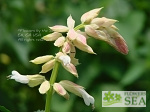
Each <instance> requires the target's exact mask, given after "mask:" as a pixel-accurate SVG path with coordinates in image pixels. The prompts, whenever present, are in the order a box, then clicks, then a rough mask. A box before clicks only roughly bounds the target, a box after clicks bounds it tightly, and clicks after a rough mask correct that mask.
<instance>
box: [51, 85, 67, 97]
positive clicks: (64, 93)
mask: <svg viewBox="0 0 150 112" xmlns="http://www.w3.org/2000/svg"><path fill="white" fill-rule="evenodd" d="M53 88H54V90H55V91H56V92H57V93H58V94H59V95H61V96H63V97H64V98H66V99H67V100H68V99H69V94H68V93H67V91H66V90H65V89H64V88H63V86H62V85H61V84H59V83H54V85H53Z"/></svg>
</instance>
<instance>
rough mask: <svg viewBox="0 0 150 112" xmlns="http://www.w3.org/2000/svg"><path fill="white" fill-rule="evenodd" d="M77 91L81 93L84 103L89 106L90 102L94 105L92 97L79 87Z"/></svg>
mask: <svg viewBox="0 0 150 112" xmlns="http://www.w3.org/2000/svg"><path fill="white" fill-rule="evenodd" d="M78 91H79V92H80V94H81V95H82V97H83V99H84V103H85V104H86V105H87V106H89V105H90V104H92V105H94V102H95V100H94V98H93V97H92V96H91V95H89V94H88V93H87V92H86V91H85V90H84V89H81V88H79V89H78Z"/></svg>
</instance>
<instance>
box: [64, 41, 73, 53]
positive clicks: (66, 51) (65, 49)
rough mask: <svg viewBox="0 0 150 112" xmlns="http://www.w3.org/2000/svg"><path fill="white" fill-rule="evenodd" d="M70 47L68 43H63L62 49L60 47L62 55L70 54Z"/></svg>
mask: <svg viewBox="0 0 150 112" xmlns="http://www.w3.org/2000/svg"><path fill="white" fill-rule="evenodd" d="M70 50H71V46H70V43H69V42H65V43H64V45H63V47H62V52H63V53H70Z"/></svg>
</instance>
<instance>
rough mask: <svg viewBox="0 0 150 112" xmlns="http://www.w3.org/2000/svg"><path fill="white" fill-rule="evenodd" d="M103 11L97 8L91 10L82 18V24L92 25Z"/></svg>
mask: <svg viewBox="0 0 150 112" xmlns="http://www.w3.org/2000/svg"><path fill="white" fill-rule="evenodd" d="M101 9H102V8H97V9H93V10H90V11H88V12H86V13H84V14H83V15H82V16H81V22H82V23H90V22H91V20H92V19H93V18H95V17H97V16H98V14H99V12H100V10H101Z"/></svg>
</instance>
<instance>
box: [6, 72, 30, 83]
mask: <svg viewBox="0 0 150 112" xmlns="http://www.w3.org/2000/svg"><path fill="white" fill-rule="evenodd" d="M8 78H9V79H14V80H15V81H17V82H20V83H23V84H27V83H28V82H29V79H28V77H27V76H26V75H21V74H20V73H18V72H17V71H15V70H13V71H12V75H9V76H8Z"/></svg>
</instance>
